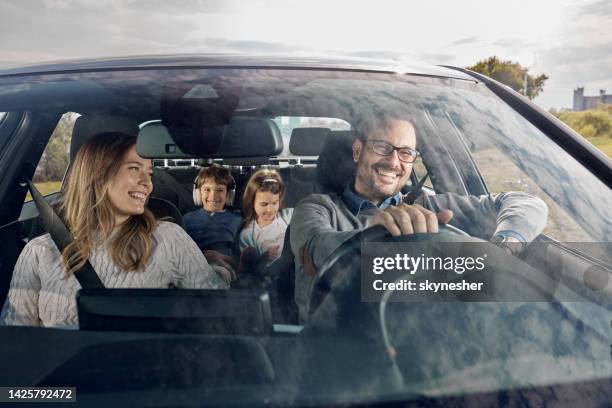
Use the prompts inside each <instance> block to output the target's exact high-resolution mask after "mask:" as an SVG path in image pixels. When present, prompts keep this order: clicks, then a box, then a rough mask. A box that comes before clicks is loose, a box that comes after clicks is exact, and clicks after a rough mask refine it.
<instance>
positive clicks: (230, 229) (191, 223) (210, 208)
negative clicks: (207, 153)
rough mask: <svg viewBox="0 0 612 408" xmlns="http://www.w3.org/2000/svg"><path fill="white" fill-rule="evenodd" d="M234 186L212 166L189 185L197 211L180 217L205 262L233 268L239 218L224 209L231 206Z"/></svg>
mask: <svg viewBox="0 0 612 408" xmlns="http://www.w3.org/2000/svg"><path fill="white" fill-rule="evenodd" d="M235 190H236V183H235V181H234V178H233V177H232V174H231V173H230V171H229V170H228V169H226V168H224V167H221V166H218V165H213V166H210V167H205V168H203V169H202V170H200V172H199V173H198V177H197V178H196V180H195V182H194V186H193V201H194V204H195V205H196V206H198V207H200V208H198V209H197V210H194V211H191V212H189V213H187V214H185V216H184V217H183V219H184V222H185V229H186V230H187V233H188V234H189V235H190V236H191V238H192V239H193V240H194V241H195V242H196V243H197V244H198V246H199V247H200V249H201V250H202V251H203V252H204V256H205V257H206V259H207V260H208V262H210V263H212V264H215V263H221V264H225V265H226V266H231V270H232V271H233V270H234V269H235V266H236V265H235V262H234V259H236V260H237V258H238V256H239V250H238V245H237V239H238V233H239V232H240V227H241V225H242V217H241V216H240V215H238V214H235V213H233V212H231V211H228V210H227V209H226V206H231V205H232V202H233V195H234V192H235Z"/></svg>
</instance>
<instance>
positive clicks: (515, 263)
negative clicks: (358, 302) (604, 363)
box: [361, 241, 612, 304]
mask: <svg viewBox="0 0 612 408" xmlns="http://www.w3.org/2000/svg"><path fill="white" fill-rule="evenodd" d="M577 245H578V246H579V247H580V248H577V247H576V246H577ZM572 248H574V249H578V250H579V252H580V253H581V255H580V256H578V255H577V253H574V254H572V255H571V256H568V255H567V253H564V251H563V250H562V249H561V248H560V247H559V245H556V246H551V244H548V243H533V244H531V245H530V246H529V248H528V249H527V250H526V251H524V252H522V253H518V251H516V252H515V253H512V251H510V249H508V248H503V247H498V246H495V245H493V244H491V243H488V242H461V243H458V242H425V241H423V242H393V243H363V244H362V247H361V298H362V301H365V302H377V301H380V300H381V298H382V297H383V295H384V296H385V298H386V299H388V300H389V301H394V302H423V301H436V302H449V301H460V302H548V301H552V300H557V301H590V302H593V301H594V302H597V303H602V304H612V267H611V266H612V260H611V257H612V243H580V244H572ZM517 254H518V256H517Z"/></svg>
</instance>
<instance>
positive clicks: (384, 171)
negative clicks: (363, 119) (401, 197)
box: [353, 119, 416, 204]
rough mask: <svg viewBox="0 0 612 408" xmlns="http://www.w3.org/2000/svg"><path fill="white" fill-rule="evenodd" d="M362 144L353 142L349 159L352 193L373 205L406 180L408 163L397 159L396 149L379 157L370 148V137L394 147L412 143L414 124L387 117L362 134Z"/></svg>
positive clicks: (408, 170)
mask: <svg viewBox="0 0 612 408" xmlns="http://www.w3.org/2000/svg"><path fill="white" fill-rule="evenodd" d="M366 136H367V140H366V141H365V143H364V142H363V141H361V140H357V141H355V142H354V143H353V159H354V160H355V161H356V162H357V175H356V177H355V192H356V193H358V194H359V195H361V196H362V197H363V198H366V199H368V200H370V201H372V202H374V203H375V204H378V203H380V202H381V201H382V200H384V199H385V198H387V197H390V196H393V195H395V194H396V193H397V192H398V191H400V190H401V188H402V187H404V186H405V185H406V183H407V182H408V178H409V177H410V173H411V171H412V163H405V162H402V161H400V160H399V158H398V152H397V151H393V152H392V153H391V155H390V156H381V155H379V154H376V153H374V151H373V150H372V143H371V141H372V140H379V141H384V142H387V143H389V144H391V145H393V146H394V147H409V148H411V149H414V148H415V146H416V134H415V131H414V126H413V125H412V124H411V123H410V122H408V121H405V120H399V119H395V120H391V121H389V122H387V123H386V124H385V125H383V126H381V127H379V128H377V129H374V130H373V131H371V132H370V134H368V135H366Z"/></svg>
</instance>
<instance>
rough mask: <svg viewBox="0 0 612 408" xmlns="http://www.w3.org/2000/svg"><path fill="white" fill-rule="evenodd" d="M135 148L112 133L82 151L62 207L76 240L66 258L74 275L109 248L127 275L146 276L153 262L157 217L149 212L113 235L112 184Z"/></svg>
mask: <svg viewBox="0 0 612 408" xmlns="http://www.w3.org/2000/svg"><path fill="white" fill-rule="evenodd" d="M135 144H136V138H135V137H133V136H129V135H127V134H124V133H120V132H112V133H102V134H99V135H96V136H94V137H92V138H91V139H90V140H88V141H87V142H86V143H85V144H84V145H83V146H82V147H81V148H80V149H79V151H78V153H77V155H76V157H75V159H74V162H73V163H72V166H71V168H70V172H69V174H68V177H67V183H66V184H65V188H64V190H63V197H62V202H61V204H60V212H61V214H62V218H63V219H64V221H65V223H66V226H67V227H68V230H70V232H71V233H72V236H73V240H72V242H71V243H70V244H69V245H68V246H67V247H66V248H65V249H64V251H63V253H62V257H63V261H64V265H65V266H66V271H67V274H68V275H70V274H72V273H74V272H76V271H78V270H79V269H80V268H81V267H82V266H83V265H84V264H85V262H86V261H87V259H88V258H89V256H90V254H91V252H92V251H93V250H94V249H96V248H98V247H99V246H100V245H102V244H103V243H104V244H106V245H107V249H108V253H109V255H110V257H111V259H112V261H113V263H115V265H117V266H118V267H120V268H121V269H122V270H124V271H136V270H140V269H142V268H143V267H144V265H145V264H146V263H147V261H148V260H149V257H150V255H151V251H152V246H153V242H152V235H153V232H154V230H155V227H156V220H155V217H154V216H153V214H152V213H151V211H149V210H148V209H147V208H145V211H144V213H143V214H139V215H132V216H130V217H129V218H128V220H127V221H126V222H125V223H123V224H121V226H119V228H118V230H117V231H114V233H113V230H114V229H115V216H114V212H113V207H112V204H111V201H110V199H109V197H108V187H109V184H110V182H111V180H112V179H113V178H114V177H115V175H116V174H117V172H118V171H119V168H120V167H121V163H122V160H123V156H124V155H125V154H126V152H127V151H128V150H129V149H130V148H131V147H132V146H134V145H135ZM111 233H112V234H111ZM111 236H112V238H111ZM109 238H111V240H110V241H109V242H107V240H108V239H109Z"/></svg>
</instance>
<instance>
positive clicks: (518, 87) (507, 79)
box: [467, 56, 548, 99]
mask: <svg viewBox="0 0 612 408" xmlns="http://www.w3.org/2000/svg"><path fill="white" fill-rule="evenodd" d="M467 69H469V70H472V71H475V72H479V73H481V74H483V75H486V76H488V77H491V78H493V79H495V80H497V81H499V82H501V83H502V84H505V85H508V86H509V87H510V88H512V89H514V90H515V91H517V92H520V93H522V94H525V75H527V94H526V96H527V97H528V98H529V99H533V98H535V97H536V96H538V94H539V93H540V92H541V91H542V89H544V83H545V82H546V80H547V79H548V75H545V74H541V75H538V76H534V75H529V74H528V71H529V69H528V68H524V67H523V66H521V64H519V63H518V62H513V61H502V60H500V59H499V58H497V57H496V56H493V57H489V58H487V59H485V60H482V61H478V62H477V63H476V64H474V65H472V66H471V67H467Z"/></svg>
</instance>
